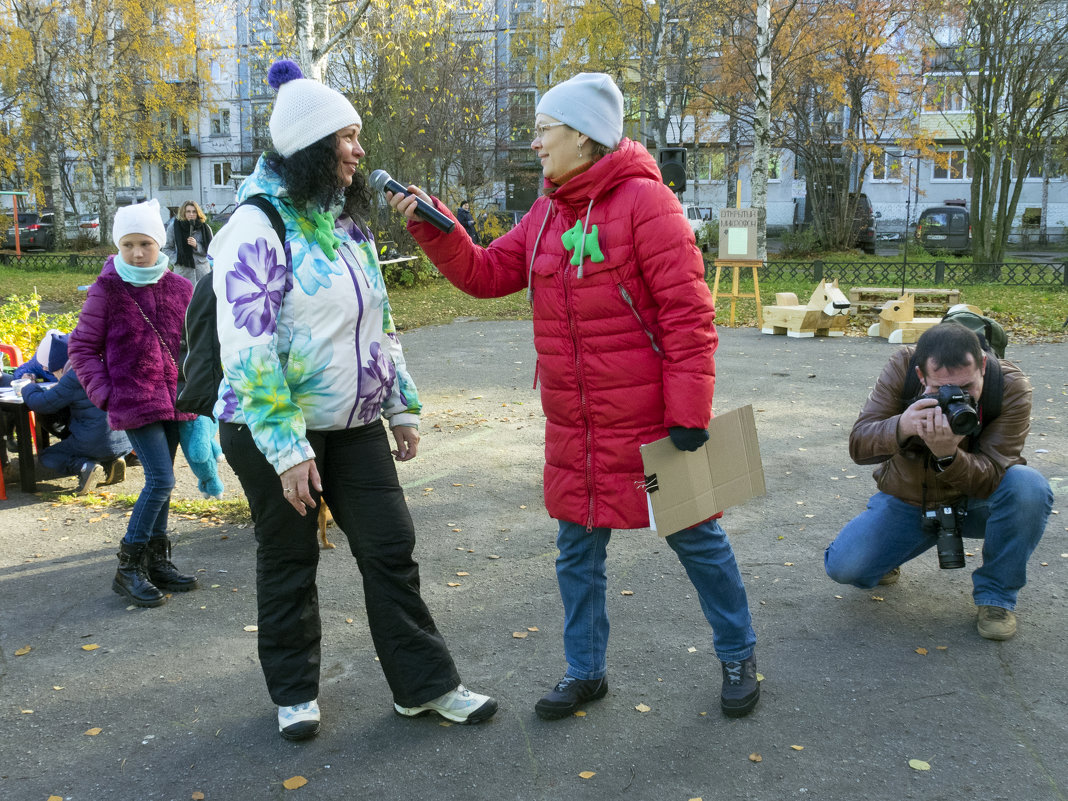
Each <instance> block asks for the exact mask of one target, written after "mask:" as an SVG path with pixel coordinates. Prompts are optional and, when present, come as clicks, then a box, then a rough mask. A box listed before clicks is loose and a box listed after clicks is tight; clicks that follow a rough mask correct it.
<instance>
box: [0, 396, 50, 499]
mask: <svg viewBox="0 0 1068 801" xmlns="http://www.w3.org/2000/svg"><path fill="white" fill-rule="evenodd" d="M0 409H3V410H4V411H5V412H11V413H12V414H14V415H15V433H16V434H17V435H18V438H19V485H20V486H21V488H22V491H23V492H37V464H36V458H35V456H34V452H33V439H34V423H33V422H31V413H30V408H29V407H28V406H27V405H26V404H25V403H23V402H22V398H12V397H0ZM36 428H37V431H36V436H37V437H39V438H40V439H39V440H38V446H39V448H41V449H43V448H45V447H46V446H47V445H48V433H47V432H46V431H45V430H44V428H42V427H41V425H40V423H37V426H36ZM2 447H3V448H4V456H5V461H6V456H7V445H6V444H4V445H2Z"/></svg>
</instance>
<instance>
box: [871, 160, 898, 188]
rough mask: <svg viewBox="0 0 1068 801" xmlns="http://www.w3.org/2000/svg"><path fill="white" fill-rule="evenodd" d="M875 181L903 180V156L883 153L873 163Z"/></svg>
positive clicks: (872, 174) (872, 172)
mask: <svg viewBox="0 0 1068 801" xmlns="http://www.w3.org/2000/svg"><path fill="white" fill-rule="evenodd" d="M871 179H872V180H873V181H898V182H899V181H901V156H891V155H890V154H889V153H883V154H882V155H880V156H878V157H877V158H876V159H875V161H873V162H872V163H871Z"/></svg>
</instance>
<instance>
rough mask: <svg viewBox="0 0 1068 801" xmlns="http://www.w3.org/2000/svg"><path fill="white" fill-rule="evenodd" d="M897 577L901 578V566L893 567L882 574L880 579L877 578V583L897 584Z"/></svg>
mask: <svg viewBox="0 0 1068 801" xmlns="http://www.w3.org/2000/svg"><path fill="white" fill-rule="evenodd" d="M899 578H901V568H900V567H895V568H894V569H893V570H891V571H890V572H889V573H887V574H886V575H885V576H883V577H882V578H881V579H879V583H880V584H883V585H885V584H897V580H898V579H899Z"/></svg>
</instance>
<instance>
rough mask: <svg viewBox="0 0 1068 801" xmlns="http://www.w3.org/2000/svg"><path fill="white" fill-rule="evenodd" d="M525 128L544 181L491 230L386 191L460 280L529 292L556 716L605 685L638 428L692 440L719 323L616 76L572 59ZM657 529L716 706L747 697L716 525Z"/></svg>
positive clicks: (737, 706)
mask: <svg viewBox="0 0 1068 801" xmlns="http://www.w3.org/2000/svg"><path fill="white" fill-rule="evenodd" d="M534 134H535V136H534V141H533V142H532V143H531V148H532V149H533V150H534V152H535V154H536V155H537V157H538V159H539V161H540V163H541V169H542V174H543V176H544V179H545V181H544V190H543V196H542V197H540V198H539V199H538V200H537V201H535V203H534V206H533V207H532V208H531V210H530V211H529V212H528V213H527V214H526V216H524V217H523V219H522V220H521V221H520V223H519V225H517V226H516V227H515V228H514V229H513V230H512V231H510V232H509V233H507V234H506V235H505V236H503V237H501V238H500V239H497V240H496V241H494V242H493V243H492V244H491V245H490V246H489V247H488V248H480V247H478V246H476V245H475V244H473V243H472V242H471V240H470V237H468V236H467V235H466V234H464V233H463V232H462V231H461V230H460V229H459V226H457V228H456V229H454V230H453V232H452V233H449V234H445V233H442V232H441V231H439V230H438V229H436V228H434V227H433V226H431V225H428V224H426V223H424V222H421V221H419V220H418V219H417V218H416V217H415V198H416V197H420V198H422V199H423V200H425V201H428V202H430V201H432V202H433V203H434V205H435V206H437V208H439V209H441V210H442V211H446V209H445V208H444V206H443V205H442V204H441V202H440V201H438V200H436V199H433V200H432V199H431V198H429V197H428V196H427V195H426V194H424V193H423V192H422V191H421V190H419V189H418V188H416V187H411V188H410V189H411V194H409V195H407V196H404V195H395V196H393V197H392V198H391V199H390V203H391V205H393V206H394V208H396V209H398V210H399V211H401V212H403V213H404V214H405V215H406V216H407V217H408V220H409V222H408V229H409V230H410V231H411V233H412V235H413V236H414V237H415V239H416V241H418V242H419V244H420V245H421V246H422V247H423V249H424V250H425V251H426V253H427V255H428V256H429V257H430V259H431V261H433V263H434V264H435V265H436V266H437V267H438V269H439V270H441V272H442V273H443V274H444V275H445V276H446V277H447V278H448V279H449V280H450V281H452V282H453V283H454V284H456V286H458V287H459V288H460V289H462V290H464V291H465V292H468V293H470V294H473V295H476V296H477V297H500V296H503V295H509V294H511V293H513V292H516V291H518V290H520V289H524V288H525V289H526V290H527V293H528V298H529V299H530V302H531V305H532V308H533V314H534V345H535V347H536V349H537V352H538V368H537V370H536V380H538V381H540V382H541V396H542V406H543V407H544V410H545V416H546V426H545V454H546V464H545V505H546V507H547V509H548V511H549V514H550V515H551V516H552V517H553V518H555V519H556V520H557V521H558V526H559V533H558V536H557V546H558V548H559V550H560V555H559V557H558V558H557V560H556V573H557V579H558V581H559V585H560V595H561V598H562V599H563V603H564V656H565V658H566V661H567V670H566V672H565V674H564V677H563V679H562V680H561V681H560V682H559V683H557V685H556V686H555V687H554V688H553V689H552V690H551V691H550V692H549V693H548V694H546V695H545V696H544V697H543V698H541V699H540V700H539V701H538V702H537V704H536V705H535V711H536V712H537V713H538V715H539V716H540V717H542V718H545V719H556V718H562V717H565V716H566V715H569V714H571V713H573V712H574V711H575V710H576V709H578V708H579V707H580V706H581V705H583V704H585V703H587V702H589V701H593V700H596V699H598V698H602V697H603V696H604V695H605V693H606V692H607V690H608V681H607V649H608V628H609V626H608V612H607V607H606V584H607V573H606V568H605V562H606V554H607V546H608V542H609V538H610V536H611V533H612V529H614V528H622V529H635V528H644V527H646V526H647V525H648V524H649V515H648V510H647V504H646V494H645V489H644V475H643V470H642V462H641V456H640V453H639V450H638V448H639V446H640V445H642V444H643V443H648V442H652V441H654V440H657V439H661V438H663V437H666V436H670V437H671V440H672V442H674V444H675V445H676V447H678V448H679V449H680V450H687V451H692V450H696V449H697V448H699V447H700V446H701V445H702V444H703V443H704V442H705V441H706V440H707V439H708V432H707V430H706V429H707V426H708V423H709V420H710V418H711V414H712V392H713V387H714V383H715V363H714V360H713V354H714V352H715V349H716V344H717V337H716V329H715V326H714V325H713V322H712V321H713V318H714V316H715V313H714V310H713V308H712V298H711V293H710V292H709V290H708V285H707V284H706V283H705V280H704V274H705V270H704V262H703V259H702V257H701V253H700V251H698V250H697V247H696V246H695V243H694V236H693V233H692V231H691V230H690V226H689V224H688V223H687V222H686V218H685V217H684V216H683V214H682V208H681V206H680V205H679V202H678V200H676V199H675V197H674V195H673V194H672V193H671V191H670V190H669V189H668V188H667V187H666V186H665V185H664V183H663V181H662V179H661V176H660V171H659V170H658V168H657V165H656V162H655V161H654V160H653V158H652V156H650V155H649V153H648V151H647V150H646V149H645V148H644V147H643V146H642V145H640V144H638V143H636V142H633V141H631V140H630V139H626V138H624V137H623V96H622V94H621V93H620V91H619V89H618V88H617V87H616V85H615V82H614V81H613V80H612V79H611V77H610V76H608V75H605V74H603V73H581V74H579V75H576V76H574V77H573V78H571V79H570V80H567V81H564V82H563V83H560V84H558V85H556V86H554V87H553V88H551V89H549V91H547V92H546V93H545V94H544V95H542V97H541V100H540V101H539V102H538V105H537V108H536V114H535V118H534ZM667 543H668V545H670V546H671V548H673V549H674V550H675V552H676V553H677V554H678V556H679V559H680V561H681V562H682V564H683V566H684V567H685V569H686V572H687V574H688V575H689V577H690V580H691V581H692V582H693V585H694V587H695V588H696V590H697V595H698V598H699V599H700V605H701V609H702V610H703V612H704V614H705V617H706V619H707V620H708V622H709V623H710V624H711V625H712V630H713V642H714V645H715V651H716V655H717V656H718V657H719V659H720V660H721V662H722V664H721V673H722V685H721V692H720V706H721V708H722V710H723V712H724V713H725V714H726V715H728V716H731V717H738V716H741V715H746V714H748V713H749V712H750V711H751V710H752V709H753V708H754V707H755V706H756V703H757V700H758V698H759V695H760V686H759V684H758V683H757V679H756V658H755V657H754V646H755V643H756V636H755V635H754V633H753V627H752V624H751V622H750V616H749V605H748V601H747V599H746V594H745V587H744V586H743V584H742V577H741V573H740V572H739V570H738V565H737V562H736V561H735V558H734V553H733V551H732V550H731V546H730V543H729V542H728V541H727V537H726V534H725V533H724V531H723V529H722V528H721V527H720V525H719V523H718V521H717V520H715V519H712V520H708V521H705V522H704V523H701V524H699V525H697V526H694V527H693V528H689V529H686V530H684V531H679V532H675V533H672V534H670V536H668V537H667Z"/></svg>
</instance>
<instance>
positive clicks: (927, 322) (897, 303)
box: [868, 292, 942, 345]
mask: <svg viewBox="0 0 1068 801" xmlns="http://www.w3.org/2000/svg"><path fill="white" fill-rule="evenodd" d="M940 322H942V318H941V317H917V316H916V300H915V298H914V297H913V295H912V294H911V293H908V292H906V293H905V294H904V295H902V296H901V297H900V298H898V299H897V300H891V301H888V302H887V303H886V304H884V305H883V308H882V311H880V312H879V322H877V323H873V324H872V325H871V327H869V328H868V336H870V337H882V338H883V339H886V340H887V341H889V342H890V343H891V344H893V345H908V344H911V343H913V342H915V341H916V340H917V339H919V338H920V334H922V333H923V332H924V331H926V330H927V329H928V328H932V327H934V326H936V325H938V324H939V323H940Z"/></svg>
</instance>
